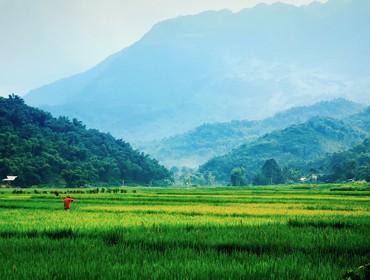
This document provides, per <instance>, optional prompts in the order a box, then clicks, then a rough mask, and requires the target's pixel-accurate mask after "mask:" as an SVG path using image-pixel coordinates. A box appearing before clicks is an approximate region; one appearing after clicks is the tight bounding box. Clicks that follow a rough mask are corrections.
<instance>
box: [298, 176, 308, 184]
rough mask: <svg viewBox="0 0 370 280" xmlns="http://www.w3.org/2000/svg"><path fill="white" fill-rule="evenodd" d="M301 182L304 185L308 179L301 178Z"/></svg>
mask: <svg viewBox="0 0 370 280" xmlns="http://www.w3.org/2000/svg"><path fill="white" fill-rule="evenodd" d="M299 181H301V182H302V183H304V182H306V181H307V178H306V177H301V178H299Z"/></svg>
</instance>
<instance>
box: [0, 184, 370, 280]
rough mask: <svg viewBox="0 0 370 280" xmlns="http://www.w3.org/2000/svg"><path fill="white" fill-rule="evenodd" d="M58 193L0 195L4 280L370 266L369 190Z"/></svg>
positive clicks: (280, 275)
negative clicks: (66, 200)
mask: <svg viewBox="0 0 370 280" xmlns="http://www.w3.org/2000/svg"><path fill="white" fill-rule="evenodd" d="M55 190H56V189H23V190H20V191H16V190H13V189H0V264H1V265H0V279H132V278H134V279H341V278H342V277H343V276H344V275H345V273H346V272H347V271H350V270H352V271H353V272H352V273H353V274H356V275H358V276H360V277H361V278H360V279H365V274H366V272H365V271H366V267H364V265H366V264H368V263H369V262H370V189H369V187H368V186H366V185H364V186H348V185H347V186H340V185H336V186H332V185H331V186H329V185H319V186H302V185H298V186H276V187H263V188H261V187H254V188H251V187H246V188H124V189H123V188H121V189H117V188H116V189H114V191H113V190H109V192H108V190H107V189H104V192H102V189H99V192H97V190H96V189H70V190H67V189H58V190H57V191H58V192H59V195H58V196H57V195H56V194H55ZM67 194H70V195H71V196H72V197H73V198H74V199H75V201H74V202H73V203H72V209H71V210H70V211H66V210H64V209H63V197H64V196H66V195H67Z"/></svg>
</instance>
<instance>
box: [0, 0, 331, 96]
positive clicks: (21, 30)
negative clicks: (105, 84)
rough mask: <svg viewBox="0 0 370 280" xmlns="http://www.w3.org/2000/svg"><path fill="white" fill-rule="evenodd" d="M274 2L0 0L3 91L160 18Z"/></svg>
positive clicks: (24, 87)
mask: <svg viewBox="0 0 370 280" xmlns="http://www.w3.org/2000/svg"><path fill="white" fill-rule="evenodd" d="M312 1H313V0H281V1H279V2H286V3H291V4H294V5H302V4H308V3H310V2H312ZM321 1H322V2H324V1H323V0H321ZM273 2H278V1H276V0H0V95H8V94H10V93H13V92H15V93H17V94H20V95H24V94H25V93H27V92H28V91H29V90H30V89H33V88H36V87H39V86H41V85H44V84H47V83H50V82H52V81H55V80H57V79H60V78H63V77H67V76H70V75H72V74H75V73H78V72H81V71H84V70H86V69H88V68H90V67H92V66H94V65H95V64H97V63H98V62H100V61H101V60H103V59H104V58H106V57H107V56H109V55H110V54H112V53H114V52H117V51H119V50H120V49H122V48H124V47H126V46H128V45H130V44H132V43H133V42H134V41H136V40H138V39H140V37H141V36H143V34H144V33H145V32H147V31H148V30H149V29H150V28H151V27H152V26H153V24H155V23H156V22H159V21H161V20H164V19H168V18H172V17H177V16H180V15H188V14H195V13H199V12H201V11H205V10H220V9H225V8H226V9H230V10H233V11H238V10H240V9H242V8H246V7H252V6H254V5H256V4H257V3H273Z"/></svg>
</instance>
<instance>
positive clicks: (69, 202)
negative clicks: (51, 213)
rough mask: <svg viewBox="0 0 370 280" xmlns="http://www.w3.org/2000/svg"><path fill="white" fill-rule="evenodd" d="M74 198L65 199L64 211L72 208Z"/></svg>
mask: <svg viewBox="0 0 370 280" xmlns="http://www.w3.org/2000/svg"><path fill="white" fill-rule="evenodd" d="M72 201H73V199H72V198H69V197H66V198H65V199H64V209H69V208H70V207H71V202H72Z"/></svg>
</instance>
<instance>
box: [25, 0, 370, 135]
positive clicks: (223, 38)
mask: <svg viewBox="0 0 370 280" xmlns="http://www.w3.org/2000/svg"><path fill="white" fill-rule="evenodd" d="M369 26H370V2H369V1H367V0H329V1H328V2H327V3H313V4H310V5H307V6H300V7H296V6H292V5H287V4H282V3H275V4H272V5H265V4H261V5H257V6H256V7H254V8H250V9H245V10H242V11H240V12H238V13H232V12H230V11H226V10H223V11H215V12H204V13H201V14H198V15H192V16H184V17H179V18H175V19H171V20H167V21H164V22H160V23H158V24H156V25H155V26H154V27H153V28H152V29H151V30H150V31H149V32H148V33H147V34H145V35H144V36H143V38H142V39H140V40H139V41H137V42H136V43H135V44H133V45H132V46H130V47H128V48H126V49H123V50H122V51H120V52H118V53H116V54H114V55H112V56H110V57H108V58H107V59H106V60H104V61H103V62H101V63H99V64H98V65H96V66H95V67H93V68H92V69H90V70H88V71H86V72H83V73H80V74H77V75H74V76H72V77H69V78H65V79H62V80H59V81H56V82H54V83H51V84H49V85H46V86H43V87H41V88H39V89H35V90H32V91H31V92H30V93H29V94H28V95H27V96H26V97H25V100H26V101H27V102H28V103H29V104H31V105H34V106H38V107H41V108H44V109H47V110H49V111H51V112H52V113H53V114H56V115H67V116H70V117H77V118H78V119H80V120H82V121H84V122H85V123H86V124H87V125H88V126H89V127H96V128H99V129H101V130H103V131H109V132H111V133H112V134H113V135H115V136H118V137H123V138H124V139H128V140H130V141H131V140H134V141H135V142H137V141H147V140H153V139H162V138H164V137H168V136H172V135H175V134H179V133H184V132H186V131H188V130H189V129H193V128H195V127H197V126H199V125H201V124H203V123H212V122H227V121H230V120H235V119H236V120H241V119H249V120H257V119H263V118H266V117H268V116H272V115H273V114H274V113H276V112H278V111H282V110H285V109H288V108H291V107H294V106H301V105H306V104H313V103H314V102H317V101H319V100H330V99H332V98H335V97H346V98H350V99H353V100H355V101H358V102H364V103H369V102H370V94H368V93H367V92H368V89H369V85H370V78H369V77H370V68H369V67H368V65H370V36H368V27H369ZM87 51H88V50H87ZM51 63H52V62H51Z"/></svg>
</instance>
